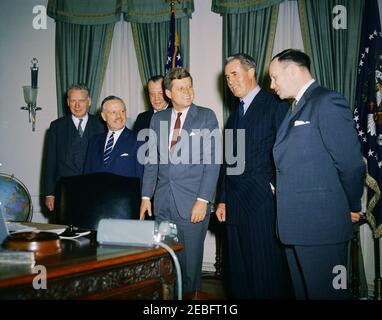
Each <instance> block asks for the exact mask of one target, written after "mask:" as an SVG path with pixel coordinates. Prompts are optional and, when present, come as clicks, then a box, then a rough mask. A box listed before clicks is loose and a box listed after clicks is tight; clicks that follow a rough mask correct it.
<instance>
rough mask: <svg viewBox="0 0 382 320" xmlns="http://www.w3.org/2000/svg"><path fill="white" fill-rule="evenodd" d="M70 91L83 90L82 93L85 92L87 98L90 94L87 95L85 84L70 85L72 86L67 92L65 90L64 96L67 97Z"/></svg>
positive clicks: (87, 90) (87, 89)
mask: <svg viewBox="0 0 382 320" xmlns="http://www.w3.org/2000/svg"><path fill="white" fill-rule="evenodd" d="M70 90H83V91H86V92H87V94H88V96H90V94H89V88H88V86H87V85H86V84H84V83H78V84H72V85H71V86H70V87H69V88H68V90H66V94H67V96H69V92H70Z"/></svg>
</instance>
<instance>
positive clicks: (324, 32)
mask: <svg viewBox="0 0 382 320" xmlns="http://www.w3.org/2000/svg"><path fill="white" fill-rule="evenodd" d="M336 5H342V6H344V7H345V8H346V11H347V15H346V22H347V28H346V29H336V28H334V27H333V24H332V21H333V19H334V18H335V16H336V14H333V8H334V7H335V6H336ZM363 6H364V1H363V0H327V1H322V0H299V1H298V9H299V15H300V24H301V32H302V38H303V42H304V48H305V51H306V53H307V54H308V55H309V56H310V57H311V62H312V64H311V69H312V70H311V71H312V74H313V76H314V78H315V79H316V80H317V81H318V83H320V84H321V85H323V86H325V87H328V88H330V89H333V90H336V91H338V92H340V93H341V94H343V95H344V96H345V98H346V99H347V100H348V102H349V104H350V106H351V108H354V101H355V94H356V81H357V61H358V52H359V42H360V37H361V27H362V12H363ZM342 22H343V21H342Z"/></svg>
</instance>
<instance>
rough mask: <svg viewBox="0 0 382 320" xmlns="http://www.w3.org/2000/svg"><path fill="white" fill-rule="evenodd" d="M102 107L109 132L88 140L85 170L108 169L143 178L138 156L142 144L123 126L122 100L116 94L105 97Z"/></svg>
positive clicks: (110, 171)
mask: <svg viewBox="0 0 382 320" xmlns="http://www.w3.org/2000/svg"><path fill="white" fill-rule="evenodd" d="M101 107H102V112H101V116H102V119H103V120H104V121H105V122H106V125H107V128H108V132H107V133H101V134H99V135H96V136H94V137H93V138H92V139H91V140H90V142H89V148H88V152H87V155H86V161H85V167H84V173H93V172H109V173H114V174H117V175H120V176H125V177H137V178H142V174H143V166H142V164H141V163H140V162H139V161H138V159H137V153H138V148H139V146H140V145H141V143H140V142H138V141H137V135H136V133H135V132H134V131H132V130H129V129H128V128H127V127H126V121H127V115H126V105H125V103H124V102H123V100H122V99H121V98H119V97H116V96H108V97H106V98H105V99H104V100H103V101H102V104H101Z"/></svg>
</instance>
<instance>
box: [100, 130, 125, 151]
mask: <svg viewBox="0 0 382 320" xmlns="http://www.w3.org/2000/svg"><path fill="white" fill-rule="evenodd" d="M124 129H125V127H123V128H122V129H119V130H117V131H111V130H109V132H108V133H107V136H106V141H105V147H104V150H105V149H106V145H107V141H108V140H109V137H110V136H111V134H112V133H113V132H114V141H113V148H114V146H115V144H116V143H117V141H118V138H119V136H120V135H121V133H122V131H123V130H124ZM113 148H112V149H113Z"/></svg>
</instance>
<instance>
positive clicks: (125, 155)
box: [120, 153, 129, 157]
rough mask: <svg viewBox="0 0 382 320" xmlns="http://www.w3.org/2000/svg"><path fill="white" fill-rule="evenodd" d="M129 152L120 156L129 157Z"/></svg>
mask: <svg viewBox="0 0 382 320" xmlns="http://www.w3.org/2000/svg"><path fill="white" fill-rule="evenodd" d="M128 155H129V154H128V153H122V154H121V155H120V157H127V156H128Z"/></svg>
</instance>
